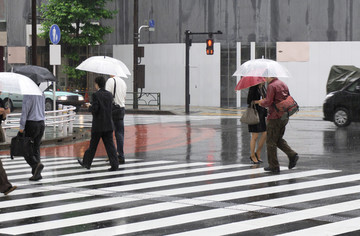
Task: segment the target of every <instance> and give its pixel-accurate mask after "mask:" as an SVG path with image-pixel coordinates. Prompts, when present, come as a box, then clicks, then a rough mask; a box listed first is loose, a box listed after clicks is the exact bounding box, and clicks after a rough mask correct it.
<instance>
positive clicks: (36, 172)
mask: <svg viewBox="0 0 360 236" xmlns="http://www.w3.org/2000/svg"><path fill="white" fill-rule="evenodd" d="M43 169H44V165H43V164H41V163H39V164H37V166H36V168H35V170H34V174H33V176H31V177H30V179H29V180H31V181H38V180H41V179H42V176H41V171H42V170H43Z"/></svg>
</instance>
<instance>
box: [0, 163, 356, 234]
mask: <svg viewBox="0 0 360 236" xmlns="http://www.w3.org/2000/svg"><path fill="white" fill-rule="evenodd" d="M1 158H2V162H3V164H4V167H5V170H6V172H7V174H8V177H9V180H10V182H11V183H12V184H14V185H17V186H18V189H16V190H15V191H14V192H12V193H11V194H10V195H7V196H3V195H1V196H0V234H1V235H26V234H34V235H37V234H41V235H229V234H232V235H336V234H346V233H355V234H356V233H357V232H360V214H359V213H360V196H359V193H360V185H359V183H360V174H356V173H355V174H353V173H344V172H343V171H339V170H330V169H294V170H288V169H287V168H286V167H281V174H278V175H272V174H269V173H266V172H264V171H263V169H262V168H252V167H253V166H252V165H248V164H241V163H233V164H226V165H225V164H224V165H222V164H221V163H211V162H185V161H172V160H171V161H168V160H155V161H154V160H152V161H146V160H142V159H135V158H133V159H127V163H126V164H124V165H121V169H120V170H119V171H115V172H109V171H107V169H108V166H109V163H108V162H106V160H105V158H95V160H94V163H93V165H92V167H91V170H86V169H84V168H81V167H80V166H79V164H78V163H77V161H76V159H74V158H73V157H43V158H42V162H43V163H44V165H45V168H44V171H43V173H42V176H43V179H42V180H41V181H38V182H30V181H28V178H29V177H30V175H31V173H30V172H31V170H30V168H29V167H28V165H27V164H26V162H25V161H24V160H23V159H22V158H16V159H15V160H10V159H9V158H7V157H6V156H1Z"/></svg>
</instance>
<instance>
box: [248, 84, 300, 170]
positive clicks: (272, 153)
mask: <svg viewBox="0 0 360 236" xmlns="http://www.w3.org/2000/svg"><path fill="white" fill-rule="evenodd" d="M266 81H267V83H268V87H267V95H266V98H264V99H261V100H257V101H255V103H256V104H259V105H260V106H262V107H268V108H269V115H268V118H267V119H268V122H267V138H266V145H267V155H268V162H269V166H268V167H265V168H264V170H265V171H270V172H272V173H279V172H280V167H279V161H278V158H277V148H280V150H282V151H283V152H285V153H286V155H287V156H288V158H289V166H288V167H289V169H292V168H294V167H295V166H296V163H297V161H298V159H299V156H298V154H297V153H296V152H295V151H294V150H292V149H291V148H290V146H289V145H288V144H287V142H286V141H285V139H283V136H284V133H285V128H286V125H287V123H288V121H289V119H288V118H286V119H281V116H282V114H280V113H278V112H277V111H276V110H275V105H276V104H277V103H279V102H281V101H283V100H285V99H286V98H287V97H288V96H289V95H290V93H289V89H288V87H287V85H286V84H285V83H284V82H282V81H281V80H279V79H277V78H275V77H266Z"/></svg>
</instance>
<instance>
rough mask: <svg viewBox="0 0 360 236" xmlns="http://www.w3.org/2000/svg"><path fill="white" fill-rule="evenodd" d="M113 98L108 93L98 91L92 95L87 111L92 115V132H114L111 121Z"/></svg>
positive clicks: (102, 90) (101, 90) (103, 90)
mask: <svg viewBox="0 0 360 236" xmlns="http://www.w3.org/2000/svg"><path fill="white" fill-rule="evenodd" d="M112 102H113V97H112V95H111V93H110V92H109V91H106V90H105V89H99V90H98V91H97V92H96V93H94V94H93V95H92V102H91V106H90V108H89V111H90V112H91V113H92V115H93V120H92V127H91V131H92V132H105V131H112V130H114V124H113V121H112Z"/></svg>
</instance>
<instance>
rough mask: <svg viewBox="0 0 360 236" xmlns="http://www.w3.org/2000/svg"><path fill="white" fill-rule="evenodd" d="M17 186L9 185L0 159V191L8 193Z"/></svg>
mask: <svg viewBox="0 0 360 236" xmlns="http://www.w3.org/2000/svg"><path fill="white" fill-rule="evenodd" d="M16 188H17V187H16V186H13V185H11V183H10V182H9V180H8V178H7V175H6V172H5V169H4V167H3V164H2V162H1V159H0V192H2V193H3V194H5V195H8V194H9V193H10V192H12V191H14V190H15V189H16Z"/></svg>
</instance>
